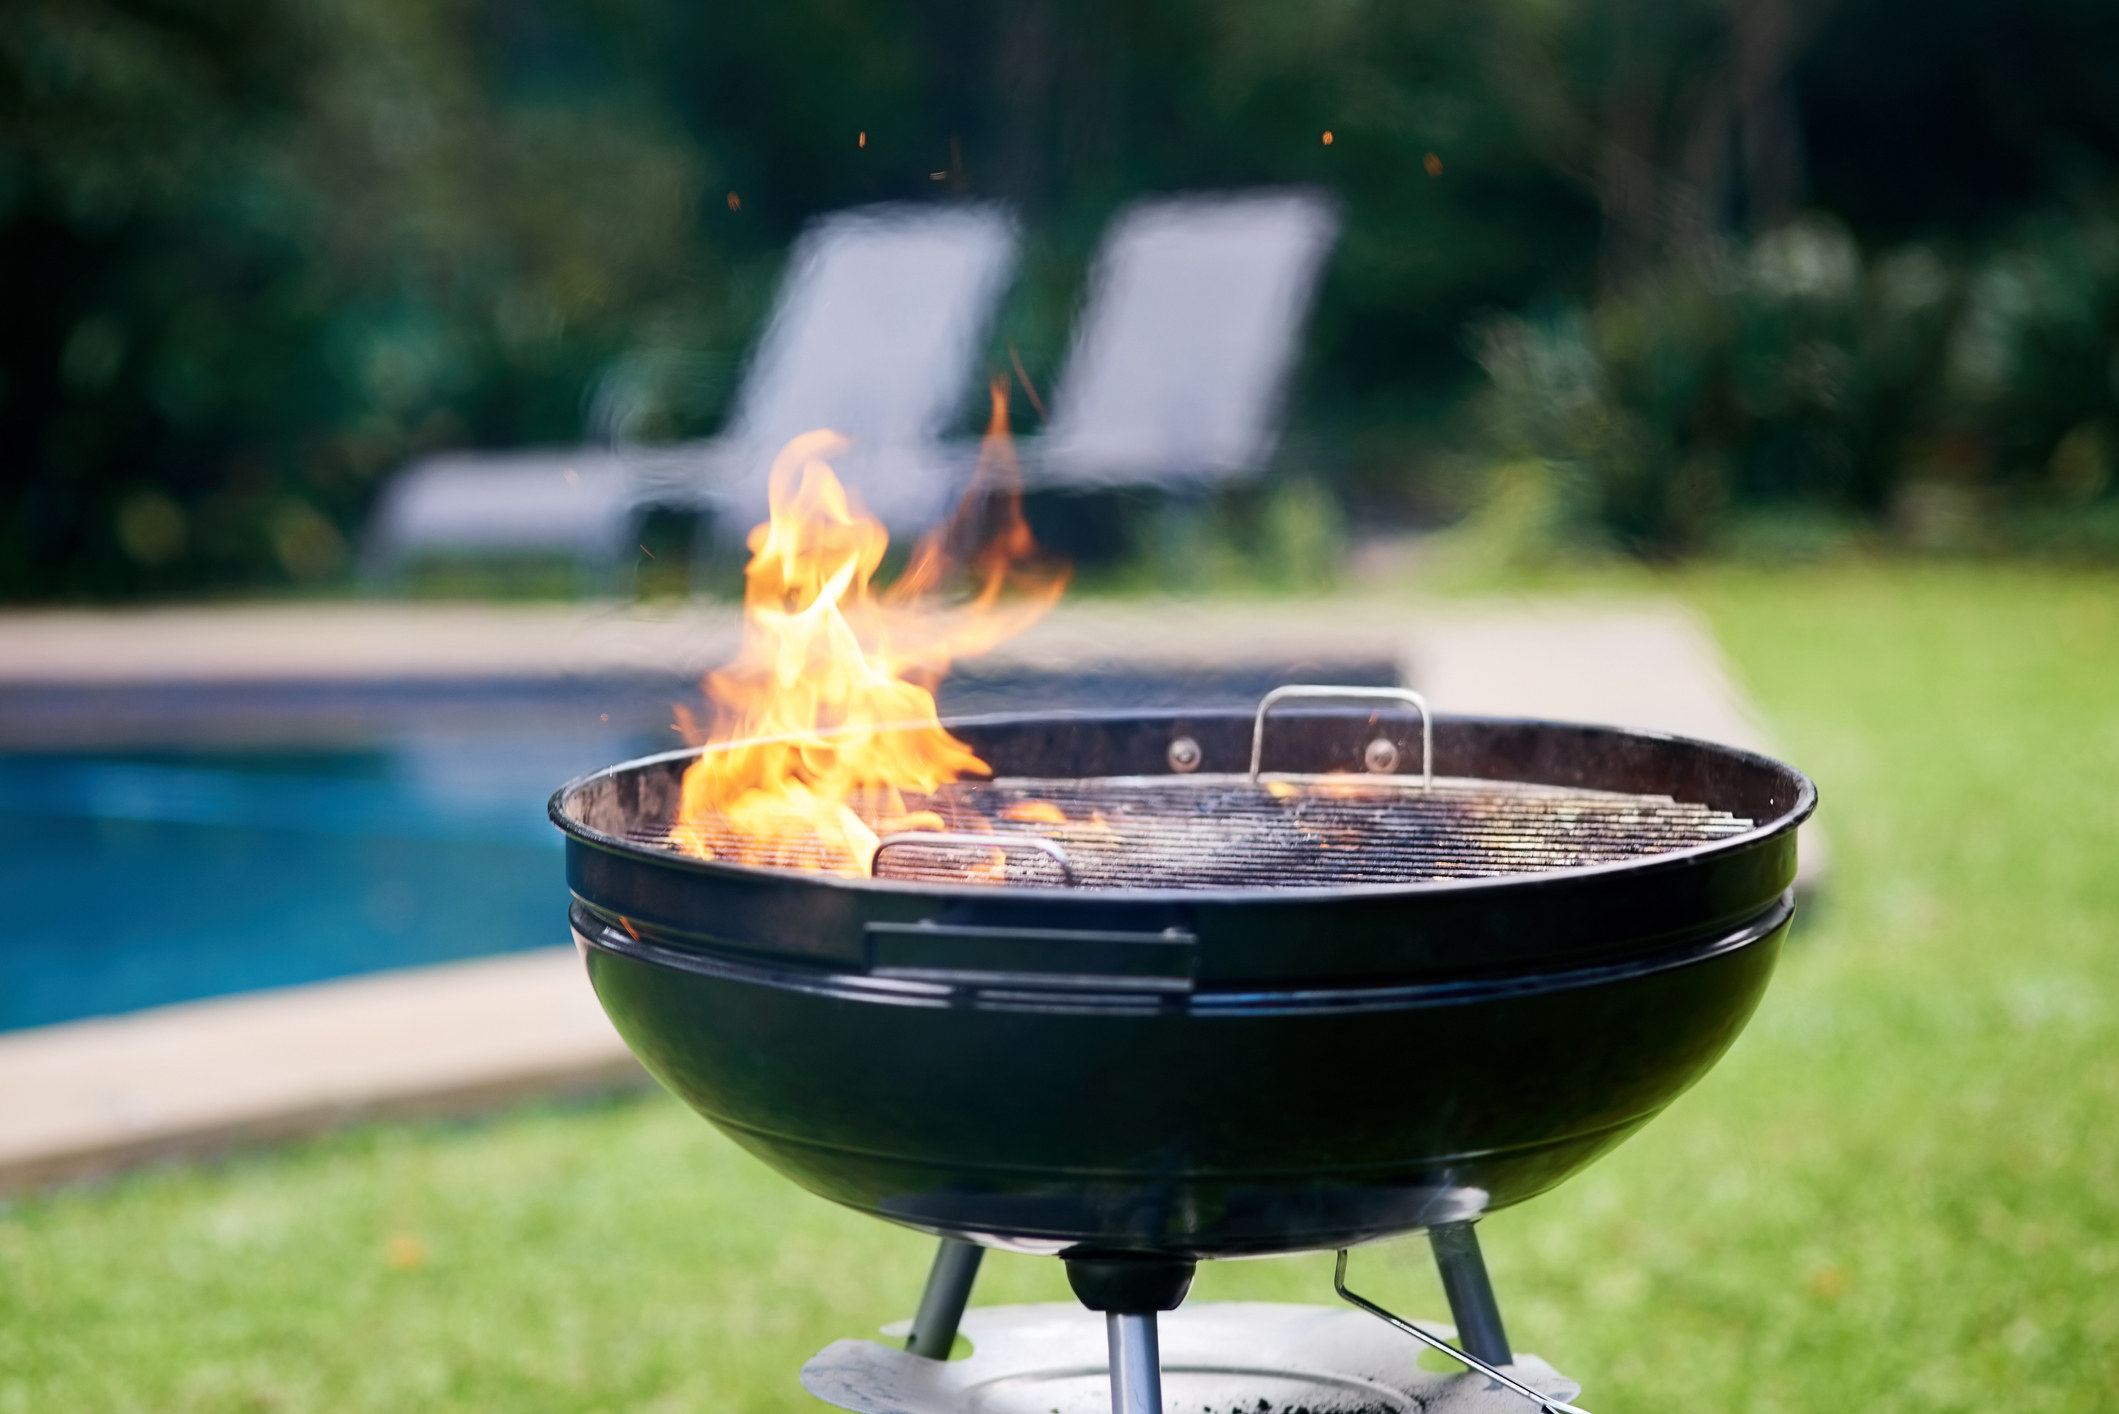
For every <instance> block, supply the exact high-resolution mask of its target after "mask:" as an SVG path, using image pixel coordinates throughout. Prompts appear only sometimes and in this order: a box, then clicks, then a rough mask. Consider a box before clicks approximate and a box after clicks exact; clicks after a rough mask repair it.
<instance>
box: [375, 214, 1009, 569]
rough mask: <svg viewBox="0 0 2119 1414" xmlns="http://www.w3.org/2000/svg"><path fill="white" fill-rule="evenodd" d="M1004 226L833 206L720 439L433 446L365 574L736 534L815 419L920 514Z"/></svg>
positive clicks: (936, 482)
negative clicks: (652, 527)
mask: <svg viewBox="0 0 2119 1414" xmlns="http://www.w3.org/2000/svg"><path fill="white" fill-rule="evenodd" d="M1016 244H1017V239H1016V229H1015V224H1014V221H1013V220H1012V218H1010V217H1009V215H1008V214H1007V213H1006V212H1004V211H1003V210H1001V209H1000V208H998V207H995V206H991V205H984V204H979V205H972V204H965V205H952V206H910V205H908V206H881V207H870V208H864V209H859V210H853V211H843V212H838V213H836V214H834V215H831V216H826V217H823V218H821V219H819V220H818V221H816V222H814V223H812V224H811V226H810V227H809V228H808V229H807V230H805V231H804V232H803V234H802V235H801V237H800V238H799V239H798V240H797V241H796V243H795V247H794V250H793V252H792V254H791V258H790V261H789V267H788V271H787V274H786V276H785V277H784V278H783V279H782V281H781V285H780V298H779V302H778V304H777V305H776V307H775V309H774V311H773V314H772V317H771V319H770V321H769V322H768V324H767V326H766V330H765V332H764V334H763V335H762V336H761V337H760V339H759V341H758V343H757V346H756V348H755V349H754V351H753V353H752V356H751V360H750V364H749V367H748V368H747V370H746V371H745V374H744V378H743V383H742V386H741V387H740V389H739V390H738V393H737V397H736V403H735V408H734V411H733V413H732V415H731V417H730V419H729V422H728V427H727V431H726V432H725V433H724V434H723V435H722V436H720V437H718V438H715V439H713V440H711V441H706V442H694V443H686V444H679V445H676V446H671V447H666V448H659V449H652V450H650V449H620V450H602V449H588V448H582V449H576V450H571V451H569V450H564V449H561V450H549V451H536V452H515V453H460V452H459V453H447V454H443V455H438V456H433V457H429V458H426V459H424V460H422V461H419V462H416V463H414V464H412V465H411V466H408V467H406V468H405V469H404V470H403V471H402V472H400V473H399V474H398V475H397V477H396V478H395V479H394V480H393V481H392V482H391V484H390V485H389V486H388V487H386V488H385V490H384V493H383V495H382V498H381V500H380V501H379V502H378V504H377V506H376V510H375V512H374V515H373V516H372V517H371V519H370V522H369V529H368V535H367V539H366V543H365V544H364V546H363V558H364V563H365V565H366V567H367V569H368V570H369V571H370V572H371V573H379V572H383V571H386V570H388V569H391V568H393V567H395V566H397V565H400V564H402V563H403V562H405V561H406V560H408V559H411V558H413V557H416V556H421V555H431V554H451V553H458V554H465V553H467V554H492V553H513V554H521V553H538V552H544V553H553V552H557V553H564V554H570V555H574V556H577V557H579V558H580V559H581V560H582V561H584V562H585V563H587V564H588V565H590V566H592V567H596V568H599V569H602V570H605V571H608V570H609V569H610V568H612V567H614V566H615V565H617V564H619V563H621V562H623V560H624V557H625V556H626V554H627V552H628V551H629V550H630V549H631V546H632V543H633V540H634V538H635V536H636V534H637V532H638V526H639V524H640V520H641V518H642V516H643V515H644V514H645V513H646V511H647V510H648V509H649V508H650V507H654V506H675V507H682V508H685V509H689V510H700V511H709V512H712V513H713V514H714V515H715V517H716V518H718V519H721V520H724V521H726V522H728V523H729V524H730V526H731V527H732V528H735V529H737V530H740V529H743V528H747V527H748V526H749V525H750V524H751V523H752V522H753V521H755V520H757V519H760V518H762V517H763V515H764V513H765V471H766V469H767V467H768V466H769V465H770V463H771V459H772V455H773V453H774V452H775V451H777V450H778V449H779V447H780V446H781V445H782V444H783V443H784V442H786V441H787V439H788V438H790V437H793V436H795V435H796V434H798V433H801V432H807V431H810V430H812V429H814V428H818V427H830V428H834V429H836V430H838V431H840V432H843V433H845V434H847V435H848V436H849V437H850V438H851V439H852V440H853V441H854V443H855V446H856V448H857V449H858V450H857V451H856V453H855V454H854V455H853V456H852V457H850V458H849V459H848V460H847V463H846V465H844V466H843V467H841V471H842V472H843V473H844V474H845V475H846V477H847V479H848V481H849V482H851V483H852V484H853V485H854V486H855V487H856V489H857V490H859V491H860V492H861V494H862V496H863V499H864V501H865V502H866V503H867V504H868V506H869V507H870V509H871V510H873V511H875V512H876V513H877V514H878V515H881V516H882V517H883V518H884V519H885V520H886V521H888V522H890V523H891V524H892V526H893V527H894V528H897V527H911V526H914V525H918V524H920V523H922V522H923V521H925V520H929V519H932V518H933V516H934V515H936V514H938V513H939V511H940V510H941V508H942V507H943V505H944V502H945V500H946V497H947V495H948V489H949V488H948V486H947V484H946V481H947V478H946V477H938V476H934V475H928V474H924V473H923V471H922V467H923V464H924V458H925V457H926V455H927V450H928V449H929V448H931V447H932V445H933V444H934V442H935V440H936V439H937V438H939V437H940V436H941V434H942V433H943V432H944V431H946V430H947V428H948V426H949V423H950V421H951V419H952V418H953V417H954V416H955V415H956V414H957V413H958V412H959V410H960V409H962V408H963V407H964V406H965V404H966V400H967V399H968V398H969V397H970V396H971V395H972V393H973V391H974V389H975V379H974V378H973V376H972V374H973V363H974V362H975V360H976V359H977V357H978V354H979V352H980V348H981V341H982V339H983V338H984V335H985V332H986V327H987V325H988V323H989V321H990V320H991V318H992V315H993V312H994V309H995V306H996V305H997V304H998V302H999V299H1000V296H1001V293H1002V291H1003V289H1004V288H1005V286H1006V282H1007V280H1008V277H1009V275H1010V274H1011V272H1012V270H1013V268H1014V263H1015V254H1016Z"/></svg>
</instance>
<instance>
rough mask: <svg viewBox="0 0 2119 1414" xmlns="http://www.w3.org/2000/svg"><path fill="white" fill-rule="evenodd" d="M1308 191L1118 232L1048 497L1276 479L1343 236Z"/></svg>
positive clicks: (1093, 305)
mask: <svg viewBox="0 0 2119 1414" xmlns="http://www.w3.org/2000/svg"><path fill="white" fill-rule="evenodd" d="M1338 224H1339V223H1338V214H1337V211H1336V209H1335V208H1334V206H1333V204H1332V203H1331V201H1330V200H1329V199H1328V198H1326V197H1324V196H1322V195H1320V194H1318V193H1315V192H1309V191H1301V190H1281V191H1261V192H1245V193H1232V194H1228V195H1212V196H1189V197H1178V198H1162V199H1156V200H1152V201H1143V202H1140V203H1137V204H1135V205H1134V206H1131V207H1129V208H1128V209H1126V210H1125V211H1123V212H1121V213H1120V214H1119V215H1118V216H1117V217H1116V218H1115V219H1114V220H1113V222H1112V224H1111V227H1110V229H1109V231H1108V232H1107V233H1106V234H1105V236H1104V240H1103V246H1102V248H1101V250H1100V252H1099V253H1098V256H1097V259H1096V263H1095V265H1094V267H1093V268H1092V270H1091V273H1090V281H1089V293H1088V299H1087V302H1086V304H1085V306H1084V308H1083V312H1082V315H1081V318H1080V321H1079V322H1078V324H1077V325H1076V327H1075V336H1074V342H1073V345H1072V347H1071V348H1070V350H1069V352H1068V356H1067V361H1066V364H1065V366H1064V368H1063V369H1062V370H1061V372H1060V375H1059V378H1058V380H1057V382H1056V383H1055V385H1054V387H1053V397H1052V418H1051V421H1050V422H1049V423H1047V424H1046V428H1045V431H1044V434H1043V435H1042V436H1040V437H1037V438H1035V439H1032V440H1031V442H1030V444H1029V445H1027V446H1026V447H1025V449H1024V458H1023V460H1024V476H1025V480H1026V481H1027V483H1028V484H1029V485H1030V486H1031V487H1032V488H1034V489H1075V490H1092V489H1107V488H1117V487H1125V486H1157V487H1164V488H1177V489H1187V488H1204V487H1207V486H1211V485H1213V484H1215V483H1218V482H1222V481H1226V480H1229V479H1232V478H1237V477H1241V476H1245V475H1250V474H1255V473H1257V472H1260V471H1262V470H1264V469H1265V467H1266V465H1267V463H1268V462H1269V461H1270V460H1271V458H1272V455H1273V451H1274V449H1275V447H1276V446H1277V444H1278V441H1279V435H1280V427H1281V403H1282V398H1283V396H1284V394H1285V392H1286V388H1287V382H1288V375H1289V373H1290V371H1291V370H1292V369H1293V367H1294V363H1295V356H1296V353H1297V350H1298V348H1299V347H1300V343H1301V335H1302V331H1303V327H1304V325H1305V323H1306V322H1307V321H1308V318H1309V311H1310V305H1311V302H1312V300H1313V298H1314V296H1315V293H1316V289H1317V282H1318V278H1319V276H1320V275H1321V274H1322V272H1323V269H1324V264H1325V260H1326V258H1327V256H1329V255H1330V253H1331V249H1332V244H1333V242H1334V240H1335V239H1336V238H1337V234H1338Z"/></svg>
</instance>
